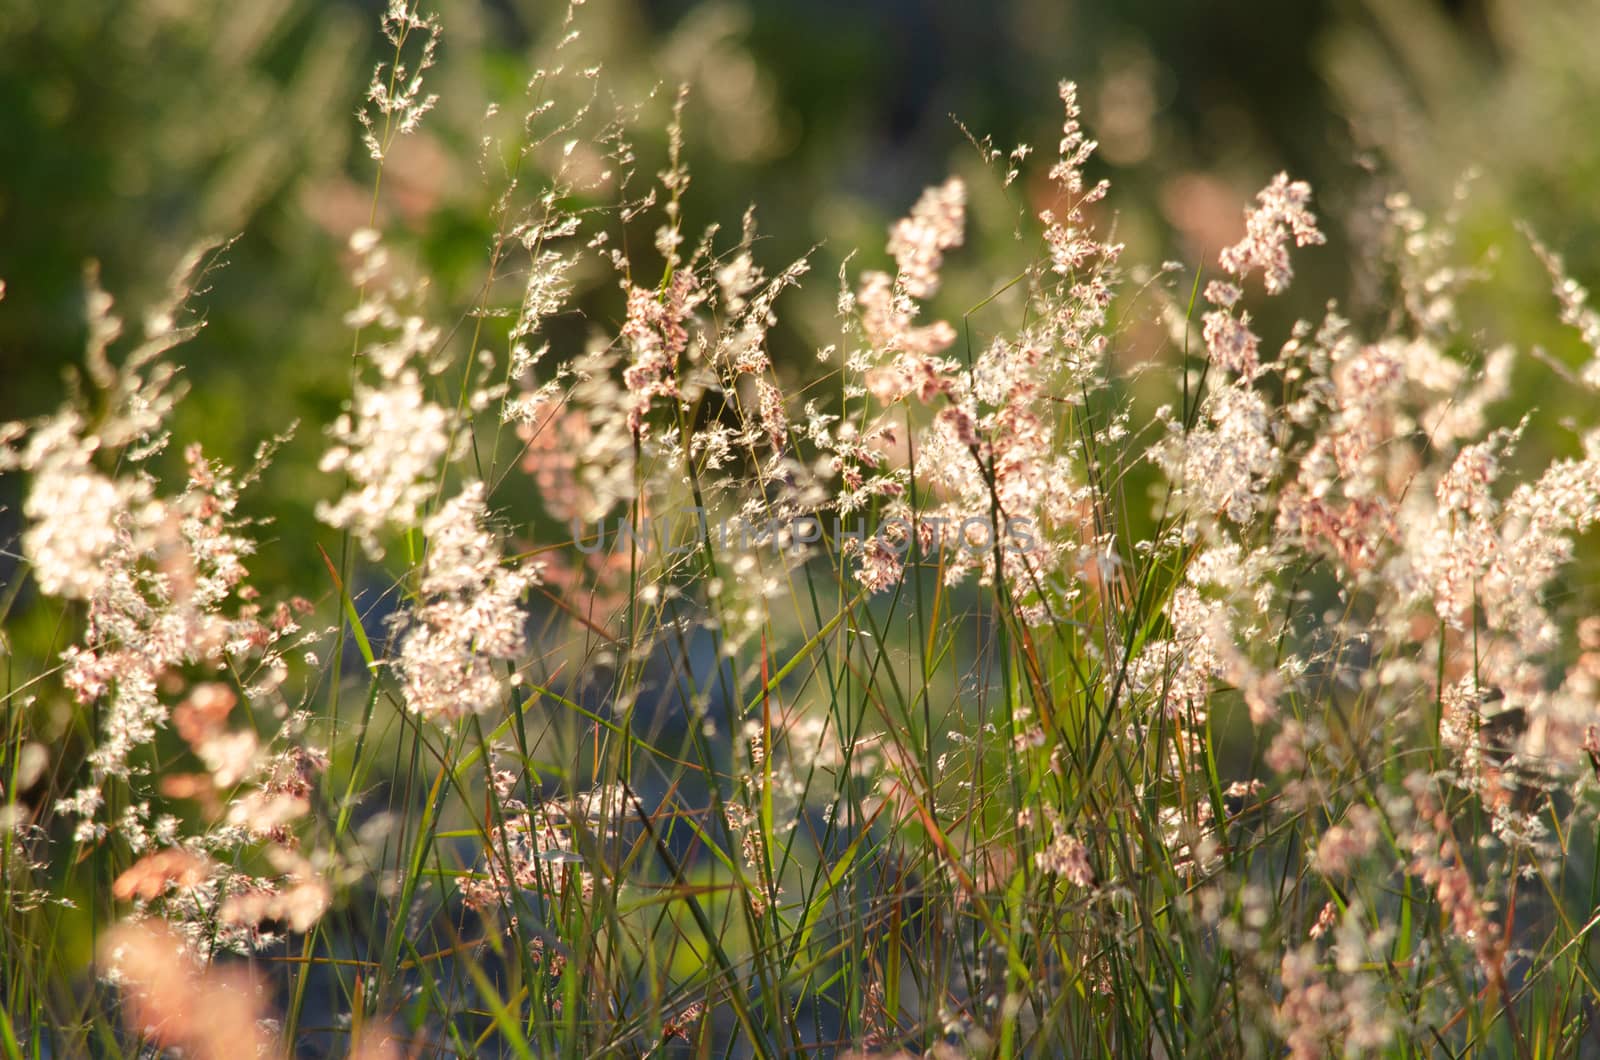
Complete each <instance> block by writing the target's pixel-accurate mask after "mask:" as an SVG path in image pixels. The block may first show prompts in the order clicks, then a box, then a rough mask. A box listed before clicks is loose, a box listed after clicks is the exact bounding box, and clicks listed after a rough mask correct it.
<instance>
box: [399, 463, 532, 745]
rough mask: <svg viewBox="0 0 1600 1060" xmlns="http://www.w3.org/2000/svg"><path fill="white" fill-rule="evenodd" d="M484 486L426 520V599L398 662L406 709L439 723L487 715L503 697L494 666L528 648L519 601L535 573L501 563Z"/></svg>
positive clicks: (465, 491)
mask: <svg viewBox="0 0 1600 1060" xmlns="http://www.w3.org/2000/svg"><path fill="white" fill-rule="evenodd" d="M487 514H488V512H487V509H486V507H485V504H484V487H483V484H482V483H481V482H473V483H469V484H468V485H467V486H466V487H464V488H463V489H462V491H461V493H460V494H458V495H457V496H456V497H454V498H452V499H451V500H450V501H449V502H448V503H447V504H446V505H445V506H444V507H443V508H441V509H440V510H439V511H438V512H437V513H436V514H435V515H433V516H431V517H430V518H429V519H428V520H427V522H425V523H424V524H423V530H424V533H425V534H426V535H427V539H428V546H429V547H428V558H427V560H426V562H425V563H424V565H423V572H422V583H421V586H420V592H421V598H422V603H421V604H420V605H419V606H418V607H417V609H416V611H415V612H414V613H413V615H412V616H411V618H410V621H409V628H408V629H407V631H406V633H405V638H404V640H403V641H402V643H401V646H400V658H399V662H398V667H399V671H400V678H401V683H402V685H403V686H404V689H405V698H406V706H407V708H408V709H409V710H411V711H412V712H413V713H415V714H418V715H420V716H421V717H424V718H429V719H434V720H442V719H447V718H457V717H460V716H461V715H463V714H467V713H482V712H484V711H487V710H489V709H491V708H492V707H494V706H496V705H497V704H498V703H500V702H501V700H502V699H503V698H504V697H505V690H506V679H505V678H504V677H502V676H501V675H500V674H498V673H496V672H495V669H494V663H495V662H496V661H505V660H511V659H515V658H517V657H518V656H519V655H521V654H522V651H523V647H524V637H525V635H524V631H523V624H524V622H525V615H524V613H523V610H522V607H521V605H520V604H519V602H518V601H519V600H520V599H521V597H522V594H523V592H524V591H526V589H527V587H528V586H529V585H530V584H532V582H533V574H532V572H531V571H528V570H526V569H522V568H508V567H505V566H503V565H502V564H501V561H500V546H499V542H498V541H497V540H496V539H495V537H494V535H493V534H492V533H490V532H489V531H488V530H487V529H485V528H484V525H483V523H484V520H485V518H486V517H487Z"/></svg>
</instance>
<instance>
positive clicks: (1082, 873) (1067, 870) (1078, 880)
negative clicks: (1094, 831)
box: [1033, 825, 1095, 887]
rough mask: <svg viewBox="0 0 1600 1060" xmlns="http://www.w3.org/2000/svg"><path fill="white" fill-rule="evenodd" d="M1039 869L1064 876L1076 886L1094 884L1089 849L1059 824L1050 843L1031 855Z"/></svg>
mask: <svg viewBox="0 0 1600 1060" xmlns="http://www.w3.org/2000/svg"><path fill="white" fill-rule="evenodd" d="M1033 862H1034V864H1035V865H1037V866H1039V869H1040V871H1042V872H1048V873H1050V874H1051V875H1053V876H1062V877H1065V878H1066V880H1067V882H1068V883H1072V884H1074V885H1076V886H1078V887H1093V886H1095V876H1094V866H1092V865H1090V864H1089V851H1088V849H1087V848H1086V847H1084V845H1083V842H1082V841H1081V840H1079V839H1078V837H1077V836H1074V835H1072V834H1071V833H1070V832H1064V831H1062V830H1061V828H1060V827H1059V825H1058V826H1057V828H1056V833H1055V838H1053V839H1052V840H1051V841H1050V845H1049V846H1048V847H1046V848H1045V849H1043V850H1041V851H1039V852H1037V853H1036V854H1034V855H1033Z"/></svg>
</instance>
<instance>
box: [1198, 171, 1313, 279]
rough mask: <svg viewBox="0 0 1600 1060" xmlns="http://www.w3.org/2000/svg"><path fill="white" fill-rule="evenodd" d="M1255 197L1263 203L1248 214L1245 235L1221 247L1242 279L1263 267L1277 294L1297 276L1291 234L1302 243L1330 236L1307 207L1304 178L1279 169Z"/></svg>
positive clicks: (1227, 264) (1231, 269)
mask: <svg viewBox="0 0 1600 1060" xmlns="http://www.w3.org/2000/svg"><path fill="white" fill-rule="evenodd" d="M1256 201H1257V202H1258V203H1260V204H1261V205H1260V206H1259V207H1257V208H1256V209H1255V210H1253V211H1251V212H1250V213H1248V214H1247V215H1246V216H1245V236H1244V238H1243V239H1241V240H1240V241H1239V242H1238V243H1236V244H1234V245H1233V246H1231V247H1227V248H1225V249H1224V250H1223V251H1222V254H1221V263H1222V267H1223V268H1224V269H1226V270H1227V271H1228V272H1229V273H1231V274H1232V275H1234V276H1235V277H1237V278H1238V279H1240V280H1243V279H1244V278H1245V277H1247V276H1249V275H1250V274H1251V273H1252V272H1254V271H1255V270H1256V269H1260V270H1261V272H1262V282H1263V283H1264V284H1265V285H1266V288H1267V293H1268V294H1277V293H1279V292H1280V291H1282V290H1284V289H1285V288H1287V287H1288V286H1289V280H1290V279H1291V278H1292V277H1293V276H1294V270H1293V269H1292V268H1291V267H1290V265H1289V252H1288V250H1287V249H1286V248H1287V244H1288V242H1289V238H1290V236H1291V235H1292V236H1293V238H1294V243H1295V246H1299V247H1305V246H1313V245H1318V244H1321V243H1325V242H1327V238H1326V237H1325V236H1324V235H1323V234H1322V232H1321V231H1320V230H1319V229H1318V228H1317V218H1316V216H1315V215H1314V214H1313V213H1312V212H1311V211H1310V209H1309V208H1308V204H1309V203H1310V201H1311V185H1309V184H1307V183H1306V182H1305V181H1303V180H1297V181H1293V182H1291V181H1290V180H1289V175H1288V174H1287V173H1279V174H1278V175H1277V176H1276V177H1274V178H1273V179H1272V183H1271V184H1268V185H1267V186H1266V187H1265V188H1262V189H1261V191H1260V192H1258V193H1257V194H1256Z"/></svg>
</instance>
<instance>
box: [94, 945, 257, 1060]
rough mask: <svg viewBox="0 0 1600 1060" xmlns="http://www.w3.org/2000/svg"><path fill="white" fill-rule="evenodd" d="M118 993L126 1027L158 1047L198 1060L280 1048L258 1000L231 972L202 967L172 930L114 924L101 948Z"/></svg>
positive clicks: (251, 986) (243, 978) (248, 983)
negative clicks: (265, 1028)
mask: <svg viewBox="0 0 1600 1060" xmlns="http://www.w3.org/2000/svg"><path fill="white" fill-rule="evenodd" d="M100 955H101V960H102V961H103V962H104V964H105V966H106V971H107V974H108V976H109V977H110V978H111V979H112V981H113V982H115V983H116V984H117V985H118V986H119V987H120V988H121V990H122V996H123V1004H124V1006H125V1012H126V1019H127V1023H128V1028H129V1030H131V1031H132V1032H133V1033H134V1034H137V1035H142V1036H144V1037H146V1038H148V1039H149V1040H150V1041H151V1042H152V1043H153V1044H155V1045H156V1046H158V1047H161V1048H181V1049H183V1050H184V1052H185V1054H186V1055H187V1054H189V1053H192V1054H193V1055H194V1056H196V1057H198V1058H200V1060H228V1058H232V1057H238V1056H240V1055H244V1056H265V1055H268V1054H269V1052H274V1051H278V1050H279V1049H281V1046H279V1045H278V1044H277V1043H275V1042H273V1041H271V1039H270V1037H269V1036H268V1035H267V1034H266V1033H265V1032H264V1031H263V1030H262V1028H261V1024H260V1020H261V1017H262V1016H263V1015H264V1012H265V1003H264V995H263V993H262V992H261V991H260V990H259V989H258V988H257V986H256V984H255V983H254V981H253V980H252V979H251V978H250V977H249V976H247V975H244V974H242V973H240V972H238V971H235V970H232V969H228V970H224V969H220V968H207V967H203V966H202V965H201V964H200V963H198V962H197V961H196V959H195V957H194V955H193V953H192V952H191V951H190V950H189V949H188V948H187V947H186V946H185V945H184V943H183V942H182V941H181V940H180V939H179V938H178V937H177V936H175V935H174V934H173V933H172V932H171V931H169V930H167V929H165V928H162V927H159V926H155V925H152V924H149V923H124V924H119V925H117V926H116V927H114V928H112V929H111V931H109V932H107V934H106V937H105V940H104V941H103V942H102V943H101V946H100Z"/></svg>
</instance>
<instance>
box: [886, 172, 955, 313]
mask: <svg viewBox="0 0 1600 1060" xmlns="http://www.w3.org/2000/svg"><path fill="white" fill-rule="evenodd" d="M966 204H967V188H966V185H965V184H963V183H962V182H961V179H960V178H959V177H951V178H950V179H949V180H947V181H945V182H944V183H943V184H942V185H940V186H939V187H937V188H929V189H927V190H926V191H924V192H923V193H922V197H921V198H920V199H918V200H917V204H916V205H915V206H913V207H912V208H911V216H909V217H906V218H903V219H901V220H900V221H897V222H895V225H894V228H893V229H891V230H890V233H889V253H890V254H892V255H894V260H895V265H896V266H897V267H898V269H899V282H900V283H901V285H903V286H904V288H905V291H906V293H907V294H909V295H910V296H911V297H913V298H926V297H928V296H929V295H931V294H933V293H934V291H936V290H937V289H938V287H939V267H940V265H941V264H943V262H944V252H945V251H947V250H949V249H951V248H952V247H958V246H960V245H961V239H962V226H963V224H964V223H965V220H966Z"/></svg>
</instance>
